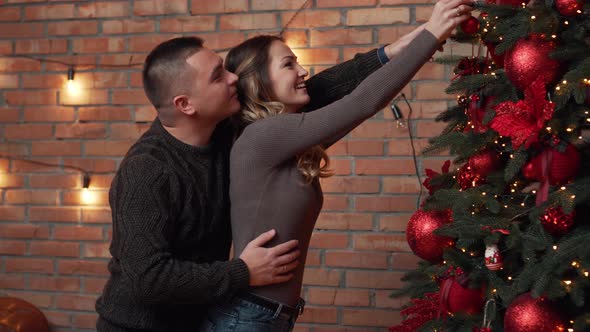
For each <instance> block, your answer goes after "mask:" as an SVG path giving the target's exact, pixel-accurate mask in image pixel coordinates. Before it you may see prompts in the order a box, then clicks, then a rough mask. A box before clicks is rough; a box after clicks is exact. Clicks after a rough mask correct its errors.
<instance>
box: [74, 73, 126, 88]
mask: <svg viewBox="0 0 590 332" xmlns="http://www.w3.org/2000/svg"><path fill="white" fill-rule="evenodd" d="M127 74H128V73H126V72H99V73H79V74H78V75H76V80H79V82H80V84H81V86H82V87H83V88H96V89H101V88H122V87H126V86H127V78H128V77H127V76H128V75H127Z"/></svg>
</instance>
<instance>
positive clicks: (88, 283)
mask: <svg viewBox="0 0 590 332" xmlns="http://www.w3.org/2000/svg"><path fill="white" fill-rule="evenodd" d="M106 283H107V279H106V278H84V293H86V294H88V293H92V294H100V293H102V290H103V288H104V285H105V284H106Z"/></svg>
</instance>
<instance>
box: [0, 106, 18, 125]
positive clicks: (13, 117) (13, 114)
mask: <svg viewBox="0 0 590 332" xmlns="http://www.w3.org/2000/svg"><path fill="white" fill-rule="evenodd" d="M19 118H20V111H19V109H18V108H9V107H0V123H2V122H17V121H18V120H19Z"/></svg>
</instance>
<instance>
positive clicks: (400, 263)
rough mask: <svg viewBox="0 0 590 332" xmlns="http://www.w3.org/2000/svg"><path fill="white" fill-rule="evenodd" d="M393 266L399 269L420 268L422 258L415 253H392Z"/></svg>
mask: <svg viewBox="0 0 590 332" xmlns="http://www.w3.org/2000/svg"><path fill="white" fill-rule="evenodd" d="M391 257H392V263H391V265H392V268H394V269H396V270H398V269H402V270H413V269H417V268H418V262H420V258H418V257H417V256H416V255H414V254H410V253H399V252H396V253H392V254H391Z"/></svg>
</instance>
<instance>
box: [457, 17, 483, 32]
mask: <svg viewBox="0 0 590 332" xmlns="http://www.w3.org/2000/svg"><path fill="white" fill-rule="evenodd" d="M461 30H462V31H463V32H465V33H466V34H468V35H473V34H476V33H477V32H478V31H479V20H478V19H477V18H475V17H473V16H471V17H470V18H468V19H467V20H465V21H463V22H461Z"/></svg>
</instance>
